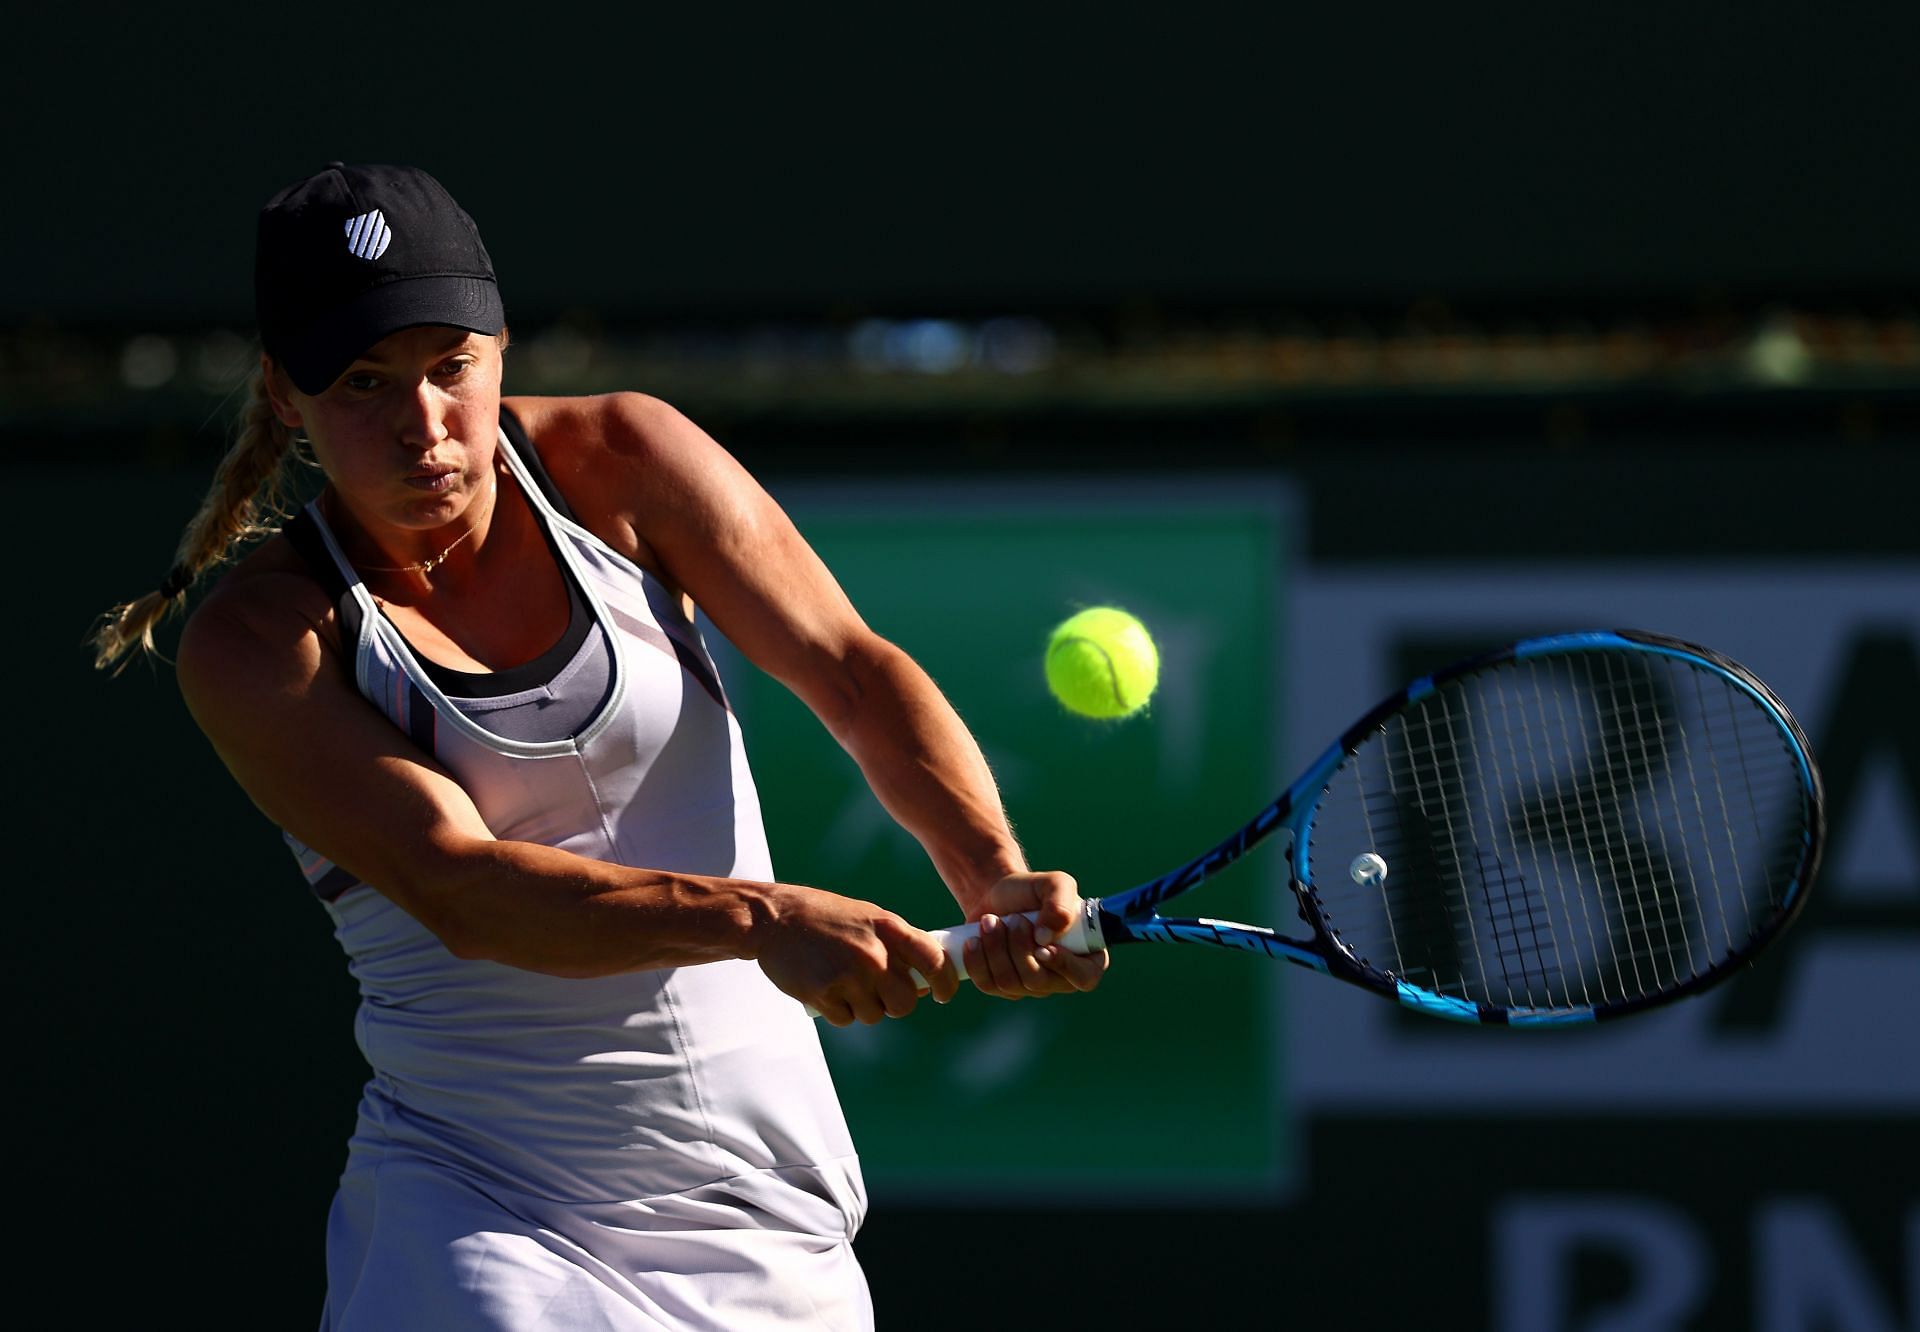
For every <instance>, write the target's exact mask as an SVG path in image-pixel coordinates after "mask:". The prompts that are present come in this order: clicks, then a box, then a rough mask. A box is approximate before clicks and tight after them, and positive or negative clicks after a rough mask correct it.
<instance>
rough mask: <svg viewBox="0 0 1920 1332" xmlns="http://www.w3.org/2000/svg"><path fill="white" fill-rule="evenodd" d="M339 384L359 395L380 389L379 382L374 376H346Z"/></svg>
mask: <svg viewBox="0 0 1920 1332" xmlns="http://www.w3.org/2000/svg"><path fill="white" fill-rule="evenodd" d="M341 382H342V383H343V384H345V385H346V386H347V387H348V388H350V389H353V390H355V391H356V392H359V393H365V392H367V391H368V390H370V389H376V388H378V387H380V380H379V378H378V377H377V376H375V375H348V376H347V377H346V378H345V379H344V380H342V381H341Z"/></svg>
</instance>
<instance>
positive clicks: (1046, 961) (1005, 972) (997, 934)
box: [964, 870, 1108, 999]
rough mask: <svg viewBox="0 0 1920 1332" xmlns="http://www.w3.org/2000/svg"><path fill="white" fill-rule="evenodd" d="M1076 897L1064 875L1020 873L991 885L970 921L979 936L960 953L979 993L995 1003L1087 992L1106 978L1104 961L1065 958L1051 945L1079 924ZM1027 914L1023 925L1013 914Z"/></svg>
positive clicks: (1098, 956) (1101, 955) (1103, 957)
mask: <svg viewBox="0 0 1920 1332" xmlns="http://www.w3.org/2000/svg"><path fill="white" fill-rule="evenodd" d="M1081 908H1082V902H1081V900H1080V893H1079V890H1078V888H1077V886H1076V885H1075V883H1074V881H1073V876H1072V875H1070V874H1061V873H1059V872H1058V871H1047V872H1039V873H1036V872H1032V871H1024V870H1023V871H1021V872H1019V873H1015V874H1009V875H1007V876H1006V877H1005V878H1003V879H1001V880H1000V881H999V882H998V883H996V884H994V885H993V887H992V889H991V890H989V892H988V894H987V907H986V910H984V911H982V912H981V913H980V914H979V915H978V916H976V917H974V919H976V920H978V921H979V922H980V937H979V938H978V939H974V940H970V941H968V943H967V946H966V950H965V959H964V960H965V962H966V969H967V975H968V977H970V978H971V979H972V981H973V983H974V984H975V985H976V986H978V987H979V988H980V991H981V992H982V993H983V994H990V995H993V996H995V997H997V998H1001V999H1026V998H1029V997H1031V996H1034V995H1045V994H1067V993H1070V992H1074V991H1081V990H1091V989H1093V988H1094V986H1096V985H1098V984H1099V983H1100V978H1101V976H1103V975H1105V974H1106V970H1107V963H1108V958H1107V954H1106V952H1105V951H1104V950H1103V951H1101V952H1098V953H1088V954H1084V955H1082V954H1079V953H1069V952H1068V951H1066V950H1065V949H1064V948H1061V947H1060V946H1059V945H1058V944H1056V943H1055V942H1054V940H1055V939H1057V938H1058V937H1059V936H1060V935H1062V934H1065V933H1066V932H1067V930H1068V929H1070V928H1071V927H1072V926H1073V923H1074V922H1075V921H1077V920H1078V919H1080V912H1081ZM1026 911H1032V912H1036V913H1037V918H1036V919H1035V920H1034V921H1032V922H1028V921H1027V920H1025V919H1023V918H1022V916H1021V915H1020V914H1019V913H1021V912H1026Z"/></svg>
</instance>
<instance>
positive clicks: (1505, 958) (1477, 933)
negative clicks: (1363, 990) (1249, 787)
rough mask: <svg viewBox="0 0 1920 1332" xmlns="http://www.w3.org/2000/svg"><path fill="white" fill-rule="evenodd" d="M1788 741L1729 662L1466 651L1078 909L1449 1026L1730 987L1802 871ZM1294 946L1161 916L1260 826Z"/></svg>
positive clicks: (1800, 794)
mask: <svg viewBox="0 0 1920 1332" xmlns="http://www.w3.org/2000/svg"><path fill="white" fill-rule="evenodd" d="M1823 809H1824V797H1823V793H1822V789H1821V782H1820V775H1819V769H1818V766H1817V765H1816V764H1815V762H1814V759H1813V756H1812V752H1811V749H1810V747H1809V746H1808V744H1807V741H1806V736H1805V734H1804V733H1803V732H1802V731H1801V729H1800V727H1799V724H1798V723H1797V722H1795V721H1794V719H1793V716H1792V714H1791V713H1790V712H1789V711H1788V710H1787V708H1786V705H1785V704H1783V703H1782V702H1781V701H1780V700H1779V699H1778V698H1777V697H1776V696H1775V695H1774V694H1773V692H1772V691H1771V690H1770V689H1768V688H1767V686H1766V685H1765V684H1764V683H1762V682H1761V681H1760V680H1759V679H1758V678H1757V677H1756V676H1754V675H1753V673H1752V672H1750V671H1748V670H1747V669H1746V668H1745V667H1742V666H1741V665H1739V664H1738V663H1737V662H1734V661H1732V660H1731V659H1729V658H1727V657H1725V656H1723V655H1721V654H1719V653H1716V652H1713V651H1711V650H1710V649H1707V648H1701V647H1696V646H1694V645H1692V644H1689V643H1683V642H1681V641H1679V640H1677V639H1671V638H1666V637H1663V636H1660V635H1655V634H1646V633H1641V632H1638V631H1633V630H1617V631H1595V632H1582V633H1571V634H1558V635H1552V636H1548V637H1542V638H1533V639H1527V640H1524V641H1522V642H1518V643H1514V644H1512V645H1510V646H1508V647H1505V648H1500V649H1497V650H1494V651H1491V652H1486V653H1482V654H1481V655H1479V656H1476V657H1473V658H1471V659H1469V660H1466V661H1462V662H1458V663H1456V664H1454V665H1452V666H1449V667H1446V668H1445V669H1443V670H1439V671H1435V672H1434V673H1433V674H1431V675H1426V676H1422V677H1420V678H1419V679H1417V680H1415V681H1413V682H1412V683H1411V684H1409V685H1407V686H1406V687H1405V688H1403V689H1401V690H1399V691H1398V692H1396V693H1394V694H1391V695H1389V696H1388V697H1387V698H1385V699H1383V700H1382V701H1381V702H1380V703H1379V704H1377V705H1376V706H1375V707H1374V708H1372V709H1371V710H1369V711H1368V712H1367V714H1366V715H1365V716H1363V717H1362V718H1360V720H1359V721H1357V722H1355V723H1354V724H1353V725H1352V726H1350V727H1348V728H1347V730H1346V731H1345V732H1344V733H1343V734H1342V735H1341V737H1340V739H1339V740H1337V741H1335V742H1334V743H1333V744H1332V745H1330V746H1328V748H1327V749H1326V750H1325V751H1324V752H1323V753H1322V754H1321V755H1320V756H1319V757H1318V758H1316V759H1315V760H1314V761H1313V763H1311V764H1310V765H1308V767H1307V769H1306V771H1305V772H1303V773H1302V774H1301V775H1300V777H1299V778H1298V779H1297V780H1296V781H1295V782H1294V783H1293V784H1292V785H1291V786H1289V787H1288V788H1287V790H1286V791H1285V792H1284V793H1283V794H1282V795H1281V796H1280V798H1279V799H1277V800H1275V801H1274V802H1273V803H1272V804H1270V805H1268V806H1267V807H1266V808H1265V809H1263V810H1261V811H1260V812H1259V813H1258V814H1256V815H1255V816H1254V817H1253V818H1252V819H1251V820H1249V821H1248V822H1247V823H1246V824H1245V825H1244V826H1242V827H1241V828H1239V829H1238V830H1237V831H1235V832H1234V833H1233V834H1232V835H1231V836H1229V837H1227V838H1226V839H1225V840H1223V841H1222V842H1220V844H1219V845H1217V846H1215V847H1213V848H1212V849H1211V850H1209V851H1207V852H1206V853H1204V854H1203V855H1200V856H1197V857H1195V858H1194V859H1193V860H1191V861H1189V862H1187V863H1186V864H1185V865H1182V866H1180V867H1179V868H1178V869H1175V870H1173V871H1171V872H1169V873H1167V874H1163V875H1161V876H1160V877H1159V878H1156V879H1151V880H1148V881H1147V882H1145V883H1142V884H1139V885H1137V886H1135V887H1133V888H1129V889H1127V890H1126V891H1124V892H1120V893H1116V894H1113V895H1111V896H1108V897H1106V898H1104V899H1099V900H1096V901H1093V902H1090V903H1089V904H1088V917H1089V922H1090V925H1091V928H1090V931H1089V933H1090V937H1091V938H1093V939H1095V940H1096V941H1098V940H1100V939H1102V938H1104V942H1105V943H1106V944H1122V943H1135V942H1162V943H1187V944H1196V943H1197V944H1203V945H1206V946H1208V947H1213V948H1221V949H1231V950H1234V951H1238V952H1250V953H1260V954H1263V955H1265V956H1268V957H1276V958H1283V959H1285V960H1287V961H1290V962H1294V963H1296V964H1299V965H1301V966H1308V967H1312V968H1313V969H1315V970H1316V971H1320V972H1322V973H1325V974H1328V975H1332V976H1336V977H1338V978H1339V979H1342V980H1346V981H1349V982H1352V983H1354V984H1358V985H1363V986H1366V987H1368V988H1371V989H1373V990H1376V991H1378V992H1379V993H1381V994H1383V995H1386V996H1388V997H1390V998H1392V999H1394V1000H1396V1001H1397V1002H1399V1003H1400V1004H1402V1005H1404V1006H1405V1007H1407V1008H1410V1009H1413V1010H1415V1011H1418V1012H1422V1013H1427V1014H1430V1015H1432V1016H1435V1017H1440V1018H1445V1019H1447V1020H1449V1021H1455V1022H1472V1023H1486V1024H1497V1025H1504V1026H1514V1027H1529V1028H1549V1027H1566V1026H1576V1025H1581V1024H1585V1023H1591V1022H1595V1021H1602V1020H1607V1019H1611V1018H1615V1017H1619V1016H1623V1015H1625V1014H1627V1013H1634V1012H1639V1011H1642V1010H1644V1009H1647V1008H1651V1007H1654V1006H1657V1005H1659V1004H1664V1003H1668V1002H1671V1001H1672V1000H1674V999H1677V998H1679V997H1681V996H1683V995H1688V994H1695V993H1698V992H1699V991H1701V990H1703V989H1705V988H1707V987H1708V986H1710V985H1713V984H1715V983H1717V982H1719V981H1720V980H1723V979H1725V978H1726V977H1727V976H1728V975H1730V974H1732V973H1733V972H1734V971H1735V970H1737V969H1738V968H1739V967H1740V966H1742V965H1744V964H1745V963H1746V962H1748V961H1749V960H1751V958H1752V957H1753V956H1754V955H1755V954H1756V953H1757V952H1758V951H1759V950H1760V949H1761V948H1762V947H1764V946H1765V945H1766V944H1767V943H1768V942H1770V941H1771V940H1772V939H1773V938H1775V937H1777V936H1778V935H1779V933H1780V932H1781V931H1782V930H1783V929H1785V928H1786V926H1787V925H1788V923H1789V922H1790V921H1791V920H1792V919H1793V918H1794V916H1795V915H1796V914H1797V913H1798V911H1799V910H1800V909H1801V907H1802V906H1803V905H1804V902H1805V899H1806V893H1807V890H1808V887H1809V885H1810V884H1811V882H1812V880H1813V877H1814V875H1815V873H1816V870H1817V868H1818V865H1819V858H1820V851H1821V844H1822V841H1823V837H1824V813H1823ZM1282 828H1284V829H1286V830H1287V832H1288V834H1289V836H1290V840H1291V848H1290V852H1289V856H1288V867H1289V869H1290V871H1291V880H1292V887H1293V890H1294V894H1295V897H1296V899H1297V901H1298V905H1299V908H1300V914H1301V916H1302V918H1303V919H1304V920H1305V921H1306V922H1307V924H1308V925H1309V926H1310V927H1311V929H1312V937H1310V938H1304V939H1289V938H1285V937H1283V936H1281V935H1280V934H1278V933H1277V932H1276V931H1274V930H1271V929H1268V928H1266V927H1264V926H1259V925H1244V924H1239V923H1236V922H1232V921H1219V920H1211V919H1206V918H1192V919H1168V918H1165V917H1162V916H1160V915H1159V914H1158V912H1157V908H1158V906H1159V905H1160V904H1161V903H1162V902H1165V901H1166V900H1167V899H1169V898H1171V897H1175V896H1177V895H1178V894H1180V893H1183V892H1186V891H1187V890H1189V889H1191V888H1193V887H1194V886H1196V885H1198V884H1200V883H1202V882H1203V881H1205V880H1206V879H1208V878H1210V877H1211V876H1213V875H1214V874H1217V873H1219V872H1220V871H1221V870H1224V869H1225V868H1226V867H1227V866H1229V865H1231V864H1233V863H1235V862H1236V861H1238V860H1239V859H1240V857H1241V856H1243V855H1245V854H1246V852H1247V851H1249V850H1250V849H1252V848H1253V847H1254V846H1256V845H1258V844H1259V843H1260V842H1262V841H1264V840H1265V839H1266V838H1267V837H1269V836H1270V835H1272V834H1273V833H1274V832H1275V831H1277V830H1279V829H1282Z"/></svg>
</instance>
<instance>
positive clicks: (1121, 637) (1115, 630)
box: [1047, 606, 1160, 717]
mask: <svg viewBox="0 0 1920 1332" xmlns="http://www.w3.org/2000/svg"><path fill="white" fill-rule="evenodd" d="M1159 683H1160V652H1159V649H1157V648H1155V647H1154V645H1153V639H1152V637H1151V636H1149V635H1148V633H1147V627H1146V626H1145V625H1144V624H1141V623H1140V621H1138V620H1136V619H1134V618H1133V616H1131V615H1129V614H1127V613H1126V612H1125V611H1123V610H1119V609H1116V608H1115V607H1112V606H1095V607H1093V608H1092V609H1090V610H1083V611H1081V612H1080V613H1079V614H1078V615H1075V616H1073V617H1072V618H1071V619H1068V620H1066V621H1065V622H1063V623H1062V624H1061V625H1060V627H1059V628H1057V629H1055V630H1054V631H1053V636H1052V637H1051V638H1049V639H1048V640H1047V687H1048V688H1050V689H1052V690H1053V696H1054V697H1055V698H1057V699H1059V700H1060V701H1061V702H1062V703H1064V704H1065V705H1066V706H1067V707H1068V709H1070V710H1071V711H1073V712H1077V713H1079V714H1080V715H1081V716H1083V717H1125V716H1128V715H1130V714H1132V713H1135V712H1138V711H1139V710H1140V709H1141V708H1142V707H1143V706H1145V704H1146V701H1147V700H1148V699H1149V698H1151V697H1152V696H1153V689H1154V686H1155V685H1157V684H1159Z"/></svg>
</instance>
